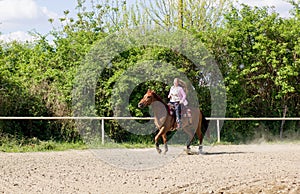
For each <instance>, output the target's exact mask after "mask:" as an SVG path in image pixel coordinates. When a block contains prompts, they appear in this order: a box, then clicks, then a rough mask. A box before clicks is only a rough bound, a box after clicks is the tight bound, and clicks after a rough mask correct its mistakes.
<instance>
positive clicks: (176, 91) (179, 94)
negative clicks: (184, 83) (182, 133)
mask: <svg viewBox="0 0 300 194" xmlns="http://www.w3.org/2000/svg"><path fill="white" fill-rule="evenodd" d="M168 98H170V103H171V104H173V105H174V107H175V114H176V122H177V124H178V127H179V128H181V127H182V126H181V104H183V105H184V106H186V105H187V104H188V102H187V100H186V93H185V92H184V90H183V88H182V87H181V86H180V85H179V79H178V78H175V79H174V85H173V86H172V87H171V89H170V92H169V95H168Z"/></svg>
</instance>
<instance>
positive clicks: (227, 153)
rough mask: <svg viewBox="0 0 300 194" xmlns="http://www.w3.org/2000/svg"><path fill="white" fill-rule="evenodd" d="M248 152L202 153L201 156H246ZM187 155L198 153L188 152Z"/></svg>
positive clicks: (196, 152)
mask: <svg viewBox="0 0 300 194" xmlns="http://www.w3.org/2000/svg"><path fill="white" fill-rule="evenodd" d="M248 153H250V152H238V151H233V152H205V151H203V152H202V153H201V155H207V156H214V155H233V154H248ZM188 155H199V152H198V151H190V152H189V153H188Z"/></svg>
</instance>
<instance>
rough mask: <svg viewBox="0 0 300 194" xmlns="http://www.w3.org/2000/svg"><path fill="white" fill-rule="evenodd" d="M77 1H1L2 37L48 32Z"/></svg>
mask: <svg viewBox="0 0 300 194" xmlns="http://www.w3.org/2000/svg"><path fill="white" fill-rule="evenodd" d="M87 1H88V0H87ZM129 1H133V0H129ZM239 2H240V3H245V4H249V5H251V6H265V5H268V6H275V8H276V11H277V12H279V13H280V14H281V16H283V17H288V15H289V14H288V13H289V10H290V9H291V6H290V5H289V4H288V3H286V2H285V1H283V0H239ZM76 5H77V1H76V0H0V32H1V35H0V40H13V39H16V40H31V39H32V37H31V36H30V35H28V33H27V32H28V31H32V30H36V31H37V32H39V33H42V34H44V33H46V32H49V30H51V29H52V27H51V24H50V23H49V22H48V19H49V18H54V19H58V18H59V17H61V16H62V15H63V11H64V10H69V11H70V12H71V14H73V15H75V7H76Z"/></svg>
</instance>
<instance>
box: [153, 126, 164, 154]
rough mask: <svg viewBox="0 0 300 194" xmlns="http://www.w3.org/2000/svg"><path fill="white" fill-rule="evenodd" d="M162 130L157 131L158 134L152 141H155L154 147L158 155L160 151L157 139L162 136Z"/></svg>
mask: <svg viewBox="0 0 300 194" xmlns="http://www.w3.org/2000/svg"><path fill="white" fill-rule="evenodd" d="M162 132H163V130H162V129H159V132H158V134H157V135H156V136H155V138H154V141H155V147H156V151H157V152H158V153H159V154H160V153H161V149H160V148H159V143H158V139H159V138H160V136H161V135H162Z"/></svg>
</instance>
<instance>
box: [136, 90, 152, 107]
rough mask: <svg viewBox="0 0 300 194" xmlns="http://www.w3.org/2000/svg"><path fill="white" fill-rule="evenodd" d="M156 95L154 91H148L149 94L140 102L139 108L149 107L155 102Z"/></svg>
mask: <svg viewBox="0 0 300 194" xmlns="http://www.w3.org/2000/svg"><path fill="white" fill-rule="evenodd" d="M154 94H155V92H154V91H153V90H150V89H148V91H147V93H146V94H145V95H144V97H143V98H142V99H141V100H140V102H139V104H138V107H139V108H144V107H146V106H149V105H150V104H151V103H152V102H153V101H154Z"/></svg>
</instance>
